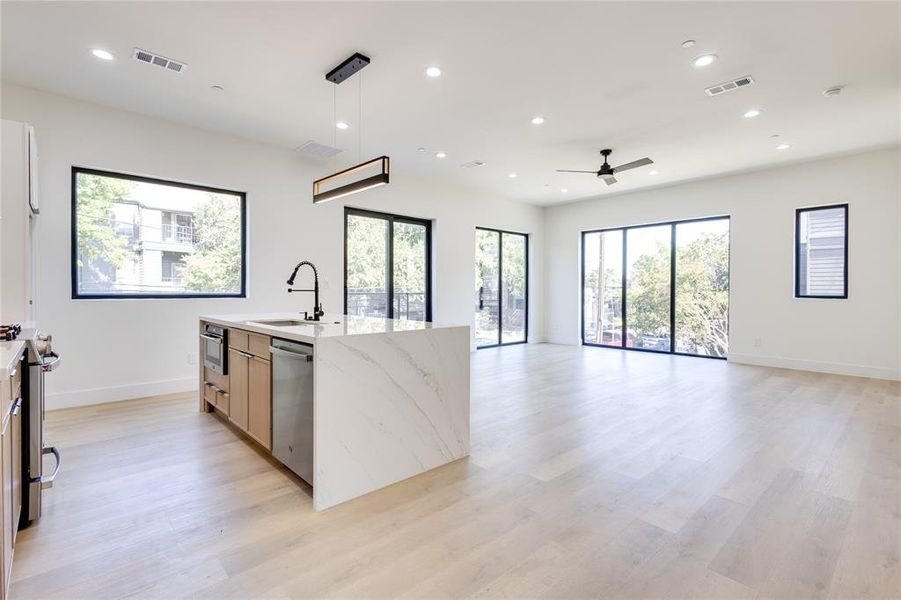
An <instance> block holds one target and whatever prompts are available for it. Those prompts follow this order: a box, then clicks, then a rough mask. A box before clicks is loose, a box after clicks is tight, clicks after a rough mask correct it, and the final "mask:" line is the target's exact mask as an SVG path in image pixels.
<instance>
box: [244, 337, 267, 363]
mask: <svg viewBox="0 0 901 600" xmlns="http://www.w3.org/2000/svg"><path fill="white" fill-rule="evenodd" d="M271 340H272V338H270V337H269V336H268V335H262V334H259V333H248V334H247V351H248V352H249V353H250V354H253V355H254V356H258V357H260V358H265V359H266V360H269V358H270V356H271V354H270V353H269V343H270V342H271Z"/></svg>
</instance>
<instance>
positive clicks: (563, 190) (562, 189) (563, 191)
mask: <svg viewBox="0 0 901 600" xmlns="http://www.w3.org/2000/svg"><path fill="white" fill-rule="evenodd" d="M568 191H569V190H568V189H566V188H560V193H561V194H565V193H566V192H568Z"/></svg>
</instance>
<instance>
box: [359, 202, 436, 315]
mask: <svg viewBox="0 0 901 600" xmlns="http://www.w3.org/2000/svg"><path fill="white" fill-rule="evenodd" d="M431 280H432V223H431V221H428V220H426V219H416V218H413V217H404V216H400V215H393V214H388V213H382V212H375V211H369V210H361V209H356V208H345V209H344V313H345V314H348V315H358V316H369V317H384V318H388V319H405V320H414V321H431V320H432V281H431Z"/></svg>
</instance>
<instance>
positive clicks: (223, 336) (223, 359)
mask: <svg viewBox="0 0 901 600" xmlns="http://www.w3.org/2000/svg"><path fill="white" fill-rule="evenodd" d="M200 337H201V338H202V339H203V364H204V366H205V367H207V368H208V369H210V370H211V371H215V372H216V373H219V374H220V375H228V329H226V328H225V327H222V326H220V325H213V324H212V323H204V324H203V333H201V334H200Z"/></svg>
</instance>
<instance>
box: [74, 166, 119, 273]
mask: <svg viewBox="0 0 901 600" xmlns="http://www.w3.org/2000/svg"><path fill="white" fill-rule="evenodd" d="M75 185H76V188H75V189H76V202H77V214H78V219H76V231H77V234H78V266H79V267H82V268H88V269H91V270H92V271H95V273H94V277H95V278H98V279H104V278H105V277H104V276H103V275H102V274H101V273H100V272H99V271H97V270H96V265H98V264H102V263H104V262H105V263H109V264H110V265H112V266H113V267H116V268H118V267H120V266H122V262H123V261H124V260H125V259H126V258H127V257H128V256H129V254H130V252H131V250H130V248H129V245H128V236H126V235H121V234H118V233H116V229H115V222H114V220H113V211H112V206H113V203H114V202H121V201H123V200H125V199H127V198H128V195H129V192H130V191H131V187H132V184H131V182H129V181H124V180H122V179H113V178H111V177H101V176H99V175H90V174H87V173H79V174H78V177H77V179H76V184H75Z"/></svg>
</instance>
